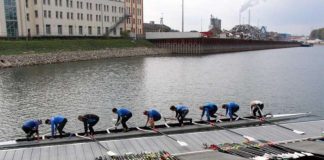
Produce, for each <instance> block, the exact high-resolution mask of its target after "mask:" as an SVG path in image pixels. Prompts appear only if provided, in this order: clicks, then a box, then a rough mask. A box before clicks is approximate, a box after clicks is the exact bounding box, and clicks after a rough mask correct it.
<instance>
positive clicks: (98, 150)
mask: <svg viewBox="0 0 324 160" xmlns="http://www.w3.org/2000/svg"><path fill="white" fill-rule="evenodd" d="M89 144H90V148H91V150H92V152H93V154H94V156H95V157H99V156H101V157H102V156H105V155H106V152H105V151H104V150H103V149H102V147H100V146H98V145H97V144H96V143H94V142H91V143H89Z"/></svg>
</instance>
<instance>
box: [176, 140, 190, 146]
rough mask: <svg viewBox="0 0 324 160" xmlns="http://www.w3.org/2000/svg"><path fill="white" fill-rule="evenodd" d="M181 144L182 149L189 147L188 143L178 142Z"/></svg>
mask: <svg viewBox="0 0 324 160" xmlns="http://www.w3.org/2000/svg"><path fill="white" fill-rule="evenodd" d="M177 142H178V143H179V144H180V146H182V147H185V146H188V144H187V143H186V142H182V141H177Z"/></svg>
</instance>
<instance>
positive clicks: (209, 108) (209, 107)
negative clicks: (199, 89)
mask: <svg viewBox="0 0 324 160" xmlns="http://www.w3.org/2000/svg"><path fill="white" fill-rule="evenodd" d="M199 108H200V110H202V114H201V118H200V119H201V120H202V118H203V117H204V115H205V114H206V117H207V120H208V121H210V117H213V118H217V116H216V115H215V114H216V112H217V109H218V108H217V105H216V104H215V103H211V102H207V103H205V104H204V105H203V106H200V107H199Z"/></svg>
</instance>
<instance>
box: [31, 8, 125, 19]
mask: <svg viewBox="0 0 324 160" xmlns="http://www.w3.org/2000/svg"><path fill="white" fill-rule="evenodd" d="M35 17H36V18H38V11H37V10H36V11H35ZM55 17H56V19H63V12H59V11H56V12H55ZM44 18H52V12H51V11H47V10H44ZM66 18H67V19H71V20H73V19H74V14H73V13H72V12H67V13H66ZM101 18H102V17H101V15H96V21H101V20H102V19H101ZM103 18H104V19H103V20H104V21H105V22H109V16H103ZM26 19H27V21H29V20H30V16H29V13H27V14H26ZM118 19H119V20H121V19H122V17H117V16H111V20H112V22H117V21H118ZM77 20H83V13H77ZM87 21H92V14H87Z"/></svg>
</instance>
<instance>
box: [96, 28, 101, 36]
mask: <svg viewBox="0 0 324 160" xmlns="http://www.w3.org/2000/svg"><path fill="white" fill-rule="evenodd" d="M100 30H101V29H100V27H97V34H98V36H99V35H100V34H101V32H100Z"/></svg>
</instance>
